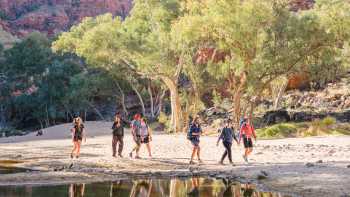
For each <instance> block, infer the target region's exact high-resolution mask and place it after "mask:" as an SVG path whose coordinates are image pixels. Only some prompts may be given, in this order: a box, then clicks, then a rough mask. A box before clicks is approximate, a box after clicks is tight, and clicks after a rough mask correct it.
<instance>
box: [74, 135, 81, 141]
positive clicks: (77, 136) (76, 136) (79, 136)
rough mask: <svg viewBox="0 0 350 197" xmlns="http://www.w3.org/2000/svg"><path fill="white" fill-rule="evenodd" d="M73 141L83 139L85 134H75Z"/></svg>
mask: <svg viewBox="0 0 350 197" xmlns="http://www.w3.org/2000/svg"><path fill="white" fill-rule="evenodd" d="M73 141H74V142H78V141H83V136H81V135H75V136H74V137H73Z"/></svg>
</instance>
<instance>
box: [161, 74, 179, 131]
mask: <svg viewBox="0 0 350 197" xmlns="http://www.w3.org/2000/svg"><path fill="white" fill-rule="evenodd" d="M162 80H163V81H164V83H165V85H166V86H167V87H168V88H169V91H170V102H171V129H172V130H173V131H174V132H181V131H182V127H183V125H182V122H181V121H182V109H181V102H180V96H179V92H178V87H177V84H176V82H175V80H172V79H170V78H167V77H162Z"/></svg>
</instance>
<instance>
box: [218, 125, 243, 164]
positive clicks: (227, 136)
mask: <svg viewBox="0 0 350 197" xmlns="http://www.w3.org/2000/svg"><path fill="white" fill-rule="evenodd" d="M220 140H222V144H223V145H224V147H225V152H224V154H223V155H222V157H221V160H220V162H219V164H221V165H223V164H224V159H225V158H226V157H228V160H229V161H230V164H231V165H234V164H233V162H232V150H231V147H232V141H233V140H235V141H236V142H237V144H238V140H237V138H236V135H235V133H234V131H233V127H232V126H231V125H230V121H229V120H225V122H224V127H223V128H222V129H221V133H220V136H219V138H218V141H217V143H216V146H219V142H220Z"/></svg>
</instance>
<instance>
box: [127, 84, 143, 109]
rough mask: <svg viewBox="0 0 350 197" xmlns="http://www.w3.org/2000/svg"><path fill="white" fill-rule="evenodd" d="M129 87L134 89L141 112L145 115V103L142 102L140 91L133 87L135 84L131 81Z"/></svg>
mask: <svg viewBox="0 0 350 197" xmlns="http://www.w3.org/2000/svg"><path fill="white" fill-rule="evenodd" d="M130 85H131V88H132V89H133V90H134V92H135V93H136V95H137V97H138V98H139V101H140V104H141V107H142V114H143V115H144V116H145V115H146V109H145V103H144V102H143V99H142V96H141V94H140V92H139V91H138V90H137V88H136V87H135V85H134V84H133V83H132V82H131V83H130Z"/></svg>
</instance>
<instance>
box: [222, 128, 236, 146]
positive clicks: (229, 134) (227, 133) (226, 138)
mask: <svg viewBox="0 0 350 197" xmlns="http://www.w3.org/2000/svg"><path fill="white" fill-rule="evenodd" d="M220 139H221V140H222V141H223V142H228V143H232V141H233V139H235V140H236V141H237V138H236V135H235V132H234V131H233V129H232V128H230V127H224V128H222V130H221V134H220V136H219V140H220Z"/></svg>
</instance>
